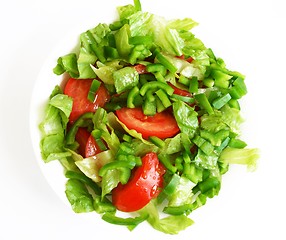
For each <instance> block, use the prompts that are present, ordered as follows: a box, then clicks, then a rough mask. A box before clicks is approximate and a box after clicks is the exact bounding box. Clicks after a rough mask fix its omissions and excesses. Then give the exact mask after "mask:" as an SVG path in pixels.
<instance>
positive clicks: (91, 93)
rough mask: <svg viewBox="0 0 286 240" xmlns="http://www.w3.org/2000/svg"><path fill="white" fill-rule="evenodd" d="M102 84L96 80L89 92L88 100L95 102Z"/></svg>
mask: <svg viewBox="0 0 286 240" xmlns="http://www.w3.org/2000/svg"><path fill="white" fill-rule="evenodd" d="M79 81H84V80H79ZM100 84H101V82H100V81H98V80H96V79H94V80H93V81H92V83H91V85H90V89H89V91H88V95H87V99H88V100H89V101H91V102H94V99H95V96H96V92H97V90H98V89H99V87H100Z"/></svg>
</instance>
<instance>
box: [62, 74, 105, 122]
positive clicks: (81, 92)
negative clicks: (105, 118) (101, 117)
mask: <svg viewBox="0 0 286 240" xmlns="http://www.w3.org/2000/svg"><path fill="white" fill-rule="evenodd" d="M92 81H93V79H74V78H70V79H69V80H68V81H67V83H66V85H65V88H64V94H66V95H68V96H70V97H71V98H72V99H73V106H72V112H71V114H70V117H69V120H70V122H71V123H73V122H74V121H75V120H76V119H77V118H78V117H79V116H81V115H82V114H84V113H86V112H95V111H96V109H97V108H98V107H104V105H105V103H106V102H108V101H109V99H110V96H109V93H108V91H107V89H106V88H105V87H104V85H103V84H101V85H100V87H99V88H98V90H97V93H96V96H95V100H94V102H91V101H89V100H88V99H87V96H88V92H89V89H90V86H91V83H92Z"/></svg>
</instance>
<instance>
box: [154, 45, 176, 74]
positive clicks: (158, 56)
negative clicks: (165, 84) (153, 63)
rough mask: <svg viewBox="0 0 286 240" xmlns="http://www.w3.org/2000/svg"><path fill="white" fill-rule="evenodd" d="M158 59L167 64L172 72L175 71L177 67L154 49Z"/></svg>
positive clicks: (166, 66)
mask: <svg viewBox="0 0 286 240" xmlns="http://www.w3.org/2000/svg"><path fill="white" fill-rule="evenodd" d="M154 54H155V56H156V58H157V60H158V61H159V62H160V63H161V64H162V65H164V66H165V68H167V69H168V70H169V71H170V72H171V73H175V72H176V71H177V68H176V67H175V66H174V65H173V64H172V63H171V62H170V61H169V60H168V59H167V58H166V57H165V56H164V55H163V54H162V53H161V52H160V51H159V50H158V49H156V50H155V51H154Z"/></svg>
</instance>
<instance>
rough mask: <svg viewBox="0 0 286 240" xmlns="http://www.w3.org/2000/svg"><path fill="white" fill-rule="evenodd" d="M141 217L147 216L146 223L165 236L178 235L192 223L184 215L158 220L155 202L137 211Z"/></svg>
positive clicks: (158, 215)
mask: <svg viewBox="0 0 286 240" xmlns="http://www.w3.org/2000/svg"><path fill="white" fill-rule="evenodd" d="M139 213H140V214H141V215H143V214H145V215H146V214H148V218H147V222H148V223H149V224H150V225H151V226H152V227H153V228H154V229H156V230H158V231H161V232H163V233H167V234H178V233H179V232H180V231H182V230H184V229H186V228H187V227H189V226H191V225H192V224H193V223H194V221H193V220H191V219H190V218H188V217H187V216H185V215H177V216H168V217H164V218H160V214H159V212H158V208H157V206H156V201H151V202H150V203H149V204H148V205H146V206H145V207H144V208H143V209H141V210H139Z"/></svg>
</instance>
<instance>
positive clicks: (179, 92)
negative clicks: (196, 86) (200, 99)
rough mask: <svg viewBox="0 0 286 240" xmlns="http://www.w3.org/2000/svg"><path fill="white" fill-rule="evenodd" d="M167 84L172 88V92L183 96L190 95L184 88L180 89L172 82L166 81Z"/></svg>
mask: <svg viewBox="0 0 286 240" xmlns="http://www.w3.org/2000/svg"><path fill="white" fill-rule="evenodd" d="M168 84H169V86H171V87H172V88H173V89H174V94H177V95H180V96H184V97H192V94H191V93H190V92H188V91H186V90H183V89H180V88H177V87H175V86H174V85H173V84H171V83H168Z"/></svg>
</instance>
